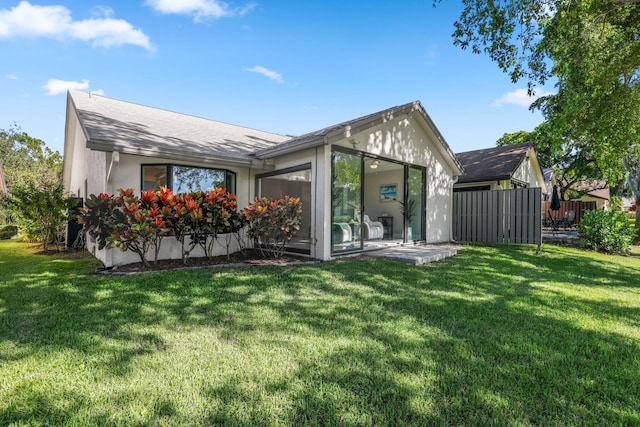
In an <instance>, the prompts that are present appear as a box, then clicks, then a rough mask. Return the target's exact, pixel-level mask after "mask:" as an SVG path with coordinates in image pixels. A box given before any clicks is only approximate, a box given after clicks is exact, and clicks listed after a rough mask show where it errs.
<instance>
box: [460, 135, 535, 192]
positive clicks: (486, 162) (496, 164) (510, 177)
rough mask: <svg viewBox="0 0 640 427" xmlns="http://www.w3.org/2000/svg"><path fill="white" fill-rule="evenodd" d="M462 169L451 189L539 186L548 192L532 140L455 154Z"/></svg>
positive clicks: (496, 188) (475, 189) (474, 189)
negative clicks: (462, 173)
mask: <svg viewBox="0 0 640 427" xmlns="http://www.w3.org/2000/svg"><path fill="white" fill-rule="evenodd" d="M456 157H457V158H458V161H459V162H460V164H461V165H462V167H463V169H464V172H465V173H464V175H463V176H461V177H460V178H458V182H457V183H456V184H455V185H454V191H482V190H508V189H511V188H535V187H540V188H542V193H543V197H544V194H548V192H547V188H546V186H545V179H544V174H543V172H542V168H541V167H540V163H539V162H538V156H537V154H536V150H535V148H534V147H533V143H530V142H526V143H522V144H515V145H507V146H504V147H492V148H485V149H482V150H473V151H466V152H464V153H457V154H456Z"/></svg>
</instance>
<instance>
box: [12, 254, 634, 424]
mask: <svg viewBox="0 0 640 427" xmlns="http://www.w3.org/2000/svg"><path fill="white" fill-rule="evenodd" d="M37 250H38V248H35V249H34V248H31V247H30V246H29V245H26V244H22V243H16V242H14V241H2V242H0V425H3V426H4V425H12V424H15V425H38V426H40V425H74V426H75V425H77V426H80V425H82V426H85V425H123V426H125V425H126V426H130V425H171V426H174V425H189V426H194V425H215V424H223V425H305V424H306V425H318V424H322V425H417V426H424V425H522V426H526V425H640V256H639V255H638V254H635V255H634V256H629V257H618V256H607V255H600V254H596V253H592V252H585V251H580V250H577V249H571V248H565V247H557V246H551V245H546V246H545V247H544V248H543V251H542V253H540V254H537V253H536V252H535V247H527V246H511V247H497V248H495V247H493V248H492V247H481V246H470V247H465V248H462V249H461V250H460V251H459V256H457V257H455V258H452V259H449V260H447V261H444V262H440V263H437V264H434V265H429V266H422V267H414V266H409V265H405V264H400V263H396V262H392V261H384V260H348V261H341V262H331V263H323V264H317V265H304V266H286V267H258V268H251V269H204V270H191V271H176V272H160V273H152V274H145V275H138V276H101V275H96V274H93V271H94V270H95V264H94V263H93V261H92V260H91V259H89V258H78V257H75V258H65V257H64V256H44V255H35V254H34V253H35V251H37Z"/></svg>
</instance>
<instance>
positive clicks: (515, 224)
mask: <svg viewBox="0 0 640 427" xmlns="http://www.w3.org/2000/svg"><path fill="white" fill-rule="evenodd" d="M453 206H454V209H453V212H454V218H452V221H453V226H454V232H453V235H454V238H455V239H456V240H459V241H469V242H487V243H528V244H540V243H541V241H542V217H541V212H542V209H543V205H542V191H541V189H539V188H520V189H514V190H494V191H466V192H457V193H454V195H453Z"/></svg>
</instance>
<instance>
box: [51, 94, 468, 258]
mask: <svg viewBox="0 0 640 427" xmlns="http://www.w3.org/2000/svg"><path fill="white" fill-rule="evenodd" d="M462 173H463V171H462V167H461V165H460V163H459V162H458V161H457V160H456V157H455V155H454V154H453V152H452V151H451V149H450V148H449V146H448V144H447V143H446V142H445V139H444V137H443V136H442V135H441V134H440V132H439V131H438V129H437V128H436V126H435V124H434V123H433V121H432V120H431V118H430V117H429V115H428V114H427V113H426V111H425V110H424V108H423V106H422V105H421V104H420V102H418V101H416V102H411V103H408V104H404V105H400V106H397V107H392V108H388V109H386V110H383V111H379V112H377V113H374V114H370V115H367V116H364V117H359V118H356V119H353V120H349V121H346V122H344V123H339V124H336V125H334V126H330V127H327V128H324V129H320V130H318V131H315V132H311V133H308V134H305V135H302V136H299V137H290V136H283V135H278V134H273V133H269V132H264V131H260V130H256V129H250V128H247V127H242V126H236V125H231V124H227V123H222V122H218V121H214V120H208V119H204V118H200V117H194V116H190V115H186V114H180V113H176V112H172V111H167V110H163V109H158V108H153V107H148V106H144V105H140V104H135V103H131V102H125V101H121V100H117V99H112V98H108V97H105V96H100V95H96V94H89V93H84V92H78V91H69V92H68V95H67V112H66V126H65V142H64V169H63V181H64V185H65V190H67V191H69V192H71V193H74V194H75V195H76V196H78V197H83V198H86V197H87V195H90V194H98V193H109V194H113V193H114V192H115V191H116V189H118V188H133V189H134V190H135V191H136V192H139V191H141V190H144V189H156V188H159V187H160V186H168V187H169V188H171V189H172V190H173V191H174V192H181V191H187V190H197V189H202V190H207V189H209V188H211V187H213V186H223V187H225V188H226V189H227V190H229V191H231V192H233V193H235V194H236V195H237V198H238V204H239V206H247V205H248V204H249V203H250V202H251V201H252V200H254V198H255V197H256V196H259V197H268V198H273V197H281V196H283V195H289V196H295V197H300V198H301V203H302V221H301V223H302V226H301V230H300V231H299V232H298V233H297V234H296V236H295V238H294V240H293V241H292V242H291V245H290V249H291V250H295V251H299V252H301V253H306V254H308V255H309V256H310V257H313V258H317V259H322V260H328V259H331V258H333V257H336V256H339V255H342V254H348V253H357V252H359V251H363V250H366V249H370V248H371V247H373V246H379V245H381V244H383V243H389V242H394V243H401V242H409V241H417V242H426V243H437V242H447V241H450V240H451V238H452V233H451V226H452V224H451V210H452V205H451V195H452V192H453V183H454V182H455V180H456V178H457V177H458V176H460V175H462ZM408 201H411V204H412V205H413V206H414V210H413V213H414V214H413V215H411V216H410V217H407V216H405V215H403V213H402V211H401V203H400V202H408ZM381 230H382V231H381ZM87 245H88V247H89V249H90V250H95V252H94V253H95V254H96V257H98V258H99V259H100V260H101V261H102V262H103V263H104V264H105V265H106V266H113V265H120V264H126V263H130V262H135V261H136V260H137V259H136V256H135V255H134V254H131V253H128V252H121V251H118V250H108V251H104V250H102V251H101V250H97V248H96V247H95V244H94V243H92V242H91V241H88V242H87ZM221 253H222V248H221ZM179 257H180V252H179V247H178V245H177V242H175V241H173V240H172V239H164V241H163V244H162V250H161V252H160V258H179Z"/></svg>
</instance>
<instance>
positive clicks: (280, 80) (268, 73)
mask: <svg viewBox="0 0 640 427" xmlns="http://www.w3.org/2000/svg"><path fill="white" fill-rule="evenodd" d="M247 71H250V72H252V73H258V74H262V75H263V76H265V77H268V78H270V79H271V80H275V81H277V82H278V83H284V79H283V78H282V76H281V75H280V74H278V73H276V72H275V71H271V70H269V69H267V68H264V67H260V66H259V65H256V66H255V67H252V68H247Z"/></svg>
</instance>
